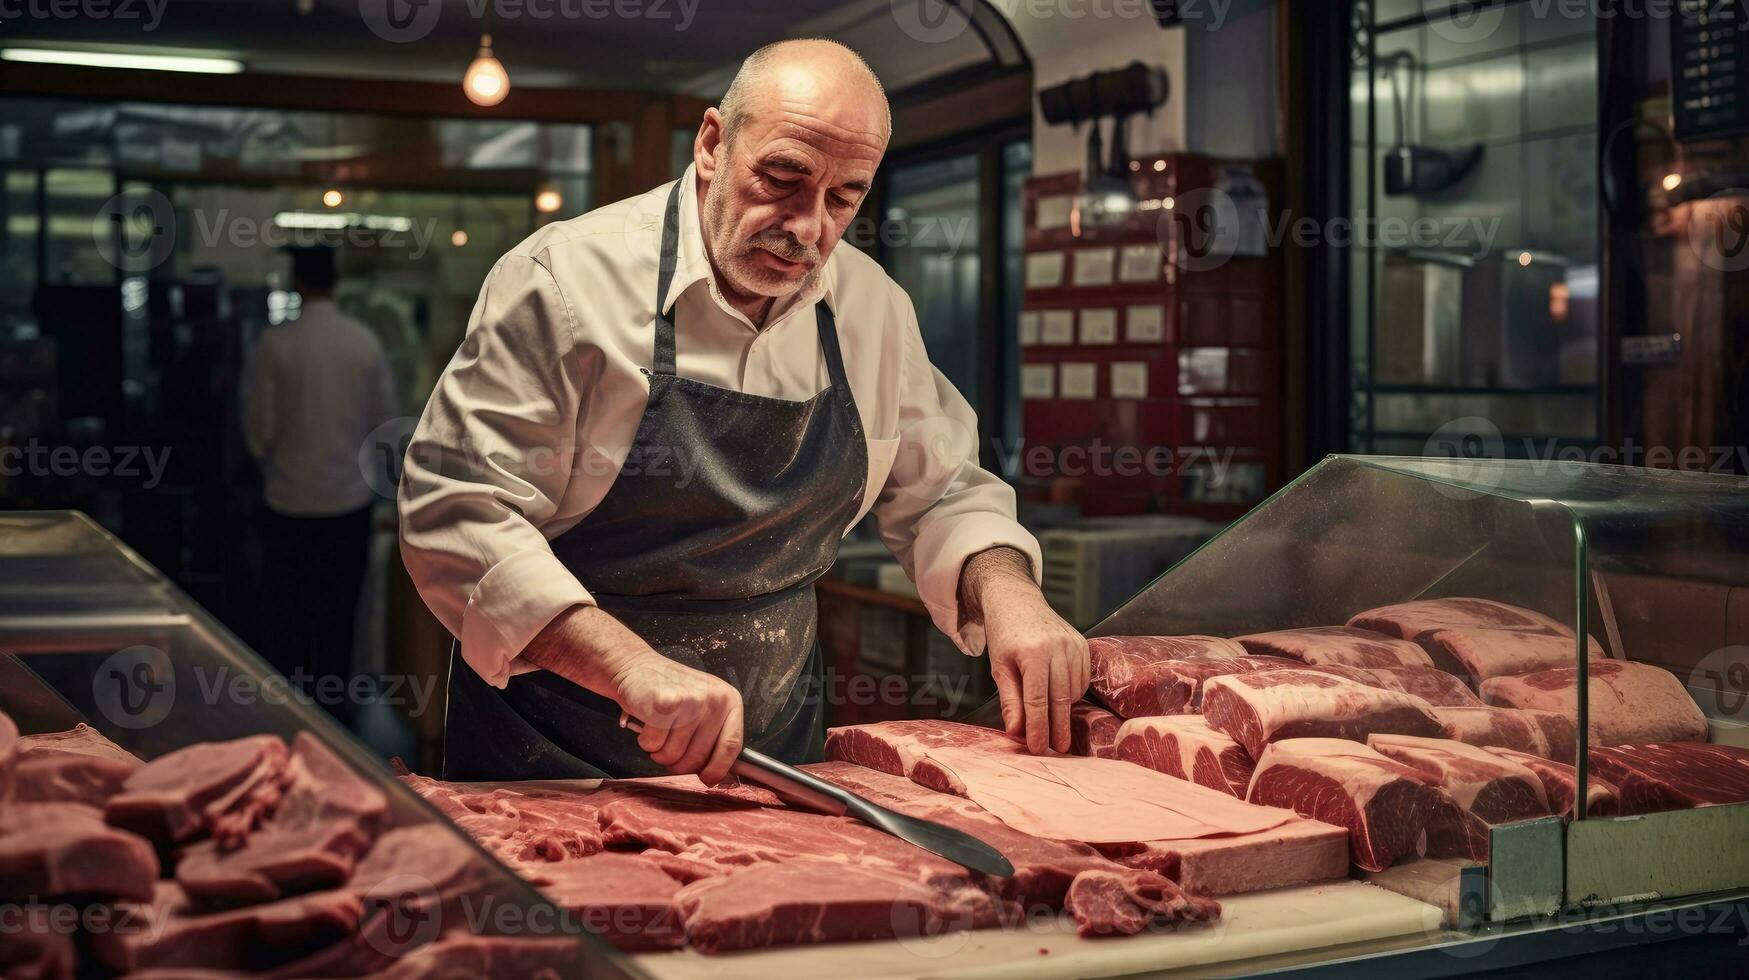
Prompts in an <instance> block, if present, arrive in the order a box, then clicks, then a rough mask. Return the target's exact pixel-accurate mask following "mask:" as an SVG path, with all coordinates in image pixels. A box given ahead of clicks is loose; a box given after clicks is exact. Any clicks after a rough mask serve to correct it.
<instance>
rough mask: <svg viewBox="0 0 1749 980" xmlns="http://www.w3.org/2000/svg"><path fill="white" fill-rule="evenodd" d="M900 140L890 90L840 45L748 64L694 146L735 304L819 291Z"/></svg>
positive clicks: (771, 53)
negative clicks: (895, 139) (891, 142)
mask: <svg viewBox="0 0 1749 980" xmlns="http://www.w3.org/2000/svg"><path fill="white" fill-rule="evenodd" d="M891 135H892V115H891V112H890V111H889V110H888V108H887V97H886V93H885V92H884V91H883V90H882V89H881V83H880V80H879V79H877V78H876V77H875V74H874V72H873V71H870V70H869V67H868V65H866V64H865V63H863V60H862V59H861V58H859V57H857V55H856V53H855V52H854V51H851V50H850V49H849V48H847V47H845V46H844V45H842V44H839V43H837V42H836V41H815V40H806V41H782V42H779V43H777V44H772V45H767V46H766V47H763V48H760V49H759V50H758V51H756V52H754V53H753V55H752V57H750V58H748V59H747V60H746V61H745V62H744V63H742V65H741V70H740V72H739V73H738V74H736V75H735V80H734V82H733V83H732V84H730V86H729V91H728V93H727V94H725V95H724V96H723V102H722V105H721V106H719V107H717V108H714V109H708V110H706V111H705V115H704V122H703V124H702V125H700V126H699V130H698V137H697V139H696V140H695V141H694V143H693V160H694V162H695V163H696V164H697V171H698V180H699V185H700V189H701V190H702V192H703V198H702V207H701V208H700V214H701V216H702V220H703V224H704V235H705V243H706V247H707V249H708V251H709V252H710V258H711V264H712V265H713V266H714V267H715V269H716V272H717V279H718V285H719V287H720V288H721V289H722V290H723V291H724V293H726V294H727V295H728V298H729V299H730V300H731V301H739V302H749V301H758V300H759V299H760V298H762V297H763V298H765V299H770V298H774V297H781V296H788V295H791V294H793V293H795V292H798V291H800V290H802V289H807V288H811V287H812V286H813V285H814V284H815V282H817V281H818V279H819V277H820V274H821V269H822V267H823V266H824V265H825V262H826V258H827V256H829V255H831V254H832V249H833V247H835V246H836V245H837V244H838V239H839V238H841V237H843V235H844V230H845V228H846V227H848V226H849V224H850V220H851V219H852V218H854V217H856V210H857V208H858V207H859V206H861V204H862V200H863V197H864V196H865V195H867V194H868V190H869V187H870V186H871V185H873V183H874V175H875V168H876V167H878V166H879V165H880V162H881V156H882V155H883V154H884V153H885V152H886V148H887V139H888V137H889V136H891Z"/></svg>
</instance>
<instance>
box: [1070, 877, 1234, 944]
mask: <svg viewBox="0 0 1749 980" xmlns="http://www.w3.org/2000/svg"><path fill="white" fill-rule="evenodd" d="M1063 904H1064V907H1065V908H1067V909H1068V910H1069V912H1070V914H1072V915H1073V916H1074V917H1075V922H1076V927H1075V934H1076V935H1078V936H1081V937H1083V938H1092V937H1096V936H1133V935H1135V934H1136V933H1138V932H1141V931H1142V930H1143V929H1146V928H1148V927H1149V926H1150V925H1155V924H1160V923H1170V924H1174V925H1176V924H1178V923H1181V922H1208V921H1210V920H1213V919H1217V918H1219V917H1220V914H1221V904H1220V903H1219V902H1216V901H1214V900H1213V899H1208V898H1203V897H1201V896H1198V895H1191V894H1187V893H1186V892H1184V891H1183V890H1182V889H1180V888H1179V887H1178V886H1177V885H1176V884H1173V883H1172V881H1171V880H1170V879H1168V878H1166V877H1165V876H1164V875H1159V874H1156V873H1154V872H1152V871H1134V870H1130V869H1121V870H1117V871H1089V872H1087V873H1086V874H1083V875H1081V876H1080V877H1078V878H1076V879H1075V883H1074V884H1073V885H1071V886H1070V887H1069V897H1068V900H1067V901H1065V902H1064V903H1063Z"/></svg>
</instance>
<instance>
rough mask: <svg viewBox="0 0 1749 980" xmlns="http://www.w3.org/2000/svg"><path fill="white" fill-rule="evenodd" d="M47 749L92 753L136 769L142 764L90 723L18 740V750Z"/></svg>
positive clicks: (137, 758) (135, 756) (82, 723)
mask: <svg viewBox="0 0 1749 980" xmlns="http://www.w3.org/2000/svg"><path fill="white" fill-rule="evenodd" d="M42 749H49V750H53V751H57V752H77V753H78V754H80V755H94V756H97V757H98V758H100V759H108V760H110V761H112V762H123V763H126V764H127V765H129V766H131V767H133V768H135V769H138V768H139V767H140V766H142V765H144V763H143V762H141V761H140V757H139V756H137V755H134V754H133V753H132V752H129V751H128V750H127V749H124V748H122V747H121V746H119V745H117V744H115V743H114V742H111V741H110V740H109V739H107V738H105V737H104V736H103V733H102V732H100V731H98V730H97V729H95V728H92V727H91V726H90V725H87V724H85V723H84V722H80V723H79V724H77V725H74V726H73V727H72V728H69V729H67V730H66V731H64V732H44V733H42V734H40V735H26V736H24V737H23V738H21V739H19V740H18V750H19V751H20V752H27V751H36V750H42Z"/></svg>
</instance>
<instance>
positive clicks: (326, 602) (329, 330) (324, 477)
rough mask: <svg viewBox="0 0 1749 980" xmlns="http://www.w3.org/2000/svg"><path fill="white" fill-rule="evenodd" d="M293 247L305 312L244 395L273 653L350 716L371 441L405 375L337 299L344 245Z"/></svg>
mask: <svg viewBox="0 0 1749 980" xmlns="http://www.w3.org/2000/svg"><path fill="white" fill-rule="evenodd" d="M287 251H288V252H290V253H291V258H292V288H293V289H294V290H295V291H296V292H297V293H298V294H299V296H300V297H301V298H302V303H301V312H300V314H299V316H298V318H297V319H296V320H293V321H291V322H289V323H286V324H284V325H282V326H278V327H272V328H269V329H268V330H267V332H266V333H264V334H263V335H262V337H261V340H260V342H259V343H258V344H257V345H256V348H255V351H254V354H253V357H252V361H251V363H250V366H249V369H248V379H247V384H246V385H245V388H244V396H243V397H244V428H245V432H244V436H245V439H246V441H247V443H248V445H249V451H250V452H251V453H252V454H254V456H255V458H256V459H257V460H259V461H260V464H261V473H262V482H263V491H264V496H265V497H266V504H267V506H266V509H265V511H266V516H265V519H264V521H263V525H262V529H261V530H262V535H261V537H262V545H263V551H264V557H265V559H266V574H265V576H264V578H265V581H266V585H267V588H268V589H269V591H270V593H271V595H270V601H269V602H268V603H267V607H268V608H269V609H271V610H272V613H271V614H270V617H271V620H272V621H271V622H269V623H268V624H267V625H268V629H269V633H268V638H267V641H266V643H265V647H266V649H265V650H264V651H263V652H264V653H266V654H267V656H268V659H269V660H271V661H272V662H273V664H274V666H275V667H277V668H278V669H279V670H280V672H281V673H283V674H285V675H286V676H287V677H288V678H289V679H291V680H292V681H293V683H294V684H297V685H300V686H303V687H306V688H310V687H314V689H315V695H316V697H317V700H318V702H319V703H321V704H322V706H323V707H325V708H327V709H329V710H330V711H331V712H332V713H334V714H335V715H337V716H340V717H344V716H345V714H346V712H345V711H344V710H343V707H342V703H341V701H342V699H341V698H339V697H335V696H333V694H332V692H334V691H343V690H345V689H347V685H346V684H345V682H347V681H349V680H350V679H351V672H352V626H353V618H354V614H355V611H356V609H357V606H358V595H359V588H360V586H361V585H362V584H363V581H364V571H365V565H366V561H367V558H368V552H369V543H370V527H371V518H370V512H371V504H372V503H373V502H374V500H375V492H374V491H373V490H372V488H371V487H370V485H369V484H368V483H367V482H366V481H365V478H364V473H363V471H362V469H361V468H360V466H359V461H358V456H359V447H360V446H362V445H363V444H364V442H365V440H366V438H367V437H368V436H369V435H370V433H371V431H372V430H374V429H376V428H377V427H378V426H380V425H382V424H383V423H384V422H387V421H389V420H390V419H392V418H393V417H394V416H395V414H396V405H397V402H396V395H395V380H394V374H393V372H392V371H391V369H390V367H389V361H388V358H387V356H386V355H385V354H384V353H383V348H382V345H381V344H380V343H378V342H377V339H376V336H375V335H374V334H372V333H371V332H370V330H369V329H367V328H366V327H365V326H364V325H363V324H361V323H359V322H358V321H357V320H355V319H353V318H352V317H350V316H347V315H346V314H344V313H342V312H340V309H339V307H337V306H335V305H334V298H333V297H334V288H335V285H336V283H337V281H338V278H339V277H338V274H337V272H336V269H335V255H334V250H333V249H332V248H329V247H326V246H300V247H295V248H289V249H287ZM330 678H338V679H339V680H340V682H341V683H340V684H339V685H336V682H335V681H334V680H331V679H330ZM324 692H328V693H324Z"/></svg>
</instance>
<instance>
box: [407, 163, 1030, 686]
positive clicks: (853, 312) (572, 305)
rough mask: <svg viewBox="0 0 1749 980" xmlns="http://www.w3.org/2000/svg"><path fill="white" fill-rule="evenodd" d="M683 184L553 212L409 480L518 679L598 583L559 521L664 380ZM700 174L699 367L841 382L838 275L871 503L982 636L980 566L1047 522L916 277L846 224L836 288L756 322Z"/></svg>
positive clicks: (682, 367) (691, 275)
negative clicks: (724, 257)
mask: <svg viewBox="0 0 1749 980" xmlns="http://www.w3.org/2000/svg"><path fill="white" fill-rule="evenodd" d="M672 186H673V185H672V184H664V185H663V186H661V187H658V188H656V189H655V190H652V191H650V192H648V193H646V194H642V195H640V196H638V197H633V198H628V199H627V200H624V201H619V202H617V203H615V204H610V205H607V206H606V207H603V208H599V209H597V210H595V211H591V212H589V213H588V214H585V215H581V216H579V217H576V218H572V219H571V220H569V221H562V222H556V223H554V224H550V225H547V226H546V227H544V228H542V229H540V230H539V231H537V232H535V233H534V234H533V235H532V236H530V237H529V238H528V239H527V240H526V241H524V242H522V243H521V244H520V245H518V246H517V247H516V248H514V249H512V250H511V251H510V252H509V253H508V254H506V255H505V256H504V257H503V258H501V259H499V260H498V263H497V264H496V265H495V266H493V268H492V271H491V273H490V274H489V275H488V276H487V278H486V282H485V284H484V285H483V286H482V287H481V289H480V298H479V300H478V301H477V302H476V303H475V305H474V312H473V316H472V317H471V318H470V320H469V323H468V330H467V335H466V337H465V338H464V339H463V341H462V344H461V347H460V349H459V350H457V351H456V354H455V357H454V358H453V359H452V360H451V361H450V363H449V366H448V367H447V368H446V369H445V370H444V373H443V376H442V377H441V378H440V379H439V380H438V382H437V387H436V389H435V390H434V391H433V392H432V395H431V401H430V402H429V403H428V404H427V405H426V407H425V414H424V416H423V417H422V418H421V419H420V420H419V425H418V428H417V429H416V430H415V432H414V434H413V439H412V442H411V443H410V444H409V447H408V451H407V458H406V464H405V468H404V470H403V474H402V478H401V491H400V505H401V552H402V555H403V556H404V558H405V561H406V565H407V570H408V572H409V573H411V575H412V577H413V581H414V582H415V583H416V584H417V585H418V587H419V591H420V594H421V595H423V596H424V598H425V601H426V604H427V605H429V606H430V607H431V609H432V611H433V612H434V613H435V614H436V615H437V618H438V619H439V620H441V621H442V622H443V624H444V625H445V626H446V627H448V628H449V630H450V632H452V633H454V634H455V635H457V636H459V637H460V638H461V641H462V655H463V657H464V658H465V659H466V660H467V662H468V663H469V664H470V665H472V666H473V668H474V670H475V671H477V672H478V673H479V674H480V676H481V677H483V678H485V679H486V681H488V682H489V683H491V684H494V685H497V686H499V687H502V686H503V685H504V684H505V682H506V681H507V680H508V679H509V677H510V675H511V674H513V673H519V672H521V671H522V670H524V669H533V668H532V666H525V665H523V664H520V663H517V662H516V658H517V656H518V654H520V653H521V651H522V649H523V648H524V647H525V646H527V645H528V642H529V641H530V640H531V639H533V638H534V636H535V635H536V634H537V633H539V632H540V631H541V630H542V629H543V628H545V627H546V625H547V624H548V623H549V622H551V621H552V619H553V618H554V617H555V616H557V615H558V614H559V613H561V612H563V611H564V610H566V609H568V608H570V607H571V606H573V605H577V604H580V603H590V602H591V601H592V600H591V598H590V595H589V592H588V591H587V590H586V589H585V588H584V587H583V585H582V583H580V582H579V581H578V580H577V577H576V576H575V575H573V574H572V573H571V572H570V571H569V570H568V569H566V567H565V566H564V565H563V564H562V563H560V561H559V559H558V558H557V557H555V556H554V554H553V552H552V549H551V547H550V546H549V544H548V542H550V541H551V540H552V539H554V538H556V537H558V536H559V535H561V534H563V533H565V532H566V531H568V530H570V529H571V528H572V527H574V526H576V524H577V523H578V522H579V521H581V520H583V519H584V518H586V517H588V516H589V513H590V512H591V511H592V510H593V509H594V508H595V506H596V505H597V504H598V503H600V502H601V499H602V497H603V496H604V495H605V494H606V493H607V490H608V488H609V487H610V486H611V485H612V484H613V482H614V478H615V477H616V476H617V475H618V473H619V470H620V465H621V463H622V462H623V461H624V460H625V458H626V455H627V453H628V452H629V450H630V445H631V442H632V440H633V437H634V435H635V434H636V431H637V427H638V421H639V419H640V418H641V417H642V415H643V412H644V405H645V403H646V402H647V401H648V399H649V390H650V385H649V378H648V377H647V376H646V375H645V374H644V373H643V372H644V371H646V370H648V369H649V368H650V365H651V358H652V343H653V339H654V326H653V325H654V318H655V309H654V307H655V300H656V297H655V292H656V278H657V255H658V252H659V250H660V240H661V231H662V215H663V210H664V208H665V207H666V205H667V200H668V192H669V189H670V188H671V187H672ZM681 187H682V191H681V195H680V215H679V219H680V228H679V254H678V256H677V262H676V266H675V270H674V280H673V283H672V284H671V286H670V288H669V290H668V294H667V296H666V297H665V303H666V304H667V305H669V306H671V307H672V308H673V309H674V316H675V321H676V340H675V346H676V348H677V350H678V356H677V370H678V373H679V374H680V376H681V377H685V378H691V379H693V380H696V381H702V382H705V383H707V384H712V385H717V386H719V387H723V388H729V389H733V390H735V391H741V392H746V393H749V394H755V395H763V396H768V397H773V398H784V399H790V400H802V399H807V398H812V397H813V396H814V395H815V394H817V393H818V392H819V391H821V390H822V389H823V388H825V387H826V385H827V383H828V378H827V372H826V366H825V362H824V361H823V360H822V358H821V355H820V343H819V336H818V334H817V333H816V332H815V331H816V326H815V322H814V321H815V316H814V304H815V302H816V301H817V300H818V299H820V298H821V297H822V296H823V297H824V299H825V300H826V303H827V305H828V306H830V307H831V309H832V311H833V313H834V314H835V316H836V319H837V322H838V338H839V345H840V346H841V347H842V349H843V352H844V364H845V371H846V374H847V375H848V377H849V380H850V388H851V392H852V394H853V395H854V396H855V400H856V407H857V410H858V412H859V413H860V415H861V417H862V425H863V431H864V433H865V435H866V437H867V441H868V470H869V472H868V480H867V490H866V492H865V493H864V494H863V498H862V501H863V503H862V511H861V513H859V514H858V515H857V518H858V519H860V518H861V517H862V515H863V514H865V513H868V512H869V511H870V509H871V507H872V510H873V512H874V515H875V519H876V521H877V523H878V524H879V526H880V532H881V538H882V539H883V540H884V541H885V542H886V545H887V547H888V548H889V549H890V550H891V551H892V552H893V554H894V556H895V557H897V558H898V559H899V561H900V562H901V563H902V564H903V565H904V567H905V571H906V572H907V574H909V575H910V576H911V578H912V580H913V581H915V582H916V583H917V588H918V593H919V594H920V595H921V596H922V598H923V601H924V604H925V605H926V606H927V607H928V608H929V611H930V614H931V616H932V617H933V619H934V621H935V623H936V625H937V626H939V627H940V628H941V629H942V631H943V632H945V633H947V634H948V635H949V636H951V637H953V638H954V640H955V642H956V643H958V644H959V645H960V648H961V649H962V650H965V651H966V652H967V653H971V654H974V655H975V654H979V653H982V652H983V642H984V638H983V631H982V630H981V629H978V628H975V627H971V626H966V625H963V624H961V622H960V615H959V576H960V568H961V566H962V565H963V564H964V563H965V560H966V559H967V558H969V557H970V556H972V555H973V554H975V553H977V552H979V551H982V550H984V549H986V548H990V547H994V546H997V545H1007V546H1009V547H1012V548H1016V549H1019V550H1020V551H1021V552H1023V553H1024V554H1026V555H1027V556H1028V557H1029V558H1030V559H1031V561H1032V567H1033V569H1034V574H1035V575H1036V574H1037V570H1038V569H1039V567H1040V561H1039V551H1038V543H1037V541H1035V540H1034V538H1033V537H1032V535H1031V534H1029V533H1028V532H1027V531H1026V529H1025V528H1023V527H1021V526H1020V524H1019V523H1017V522H1016V521H1015V518H1014V506H1015V498H1014V491H1013V490H1012V488H1010V487H1009V486H1008V485H1007V484H1005V483H1003V482H1002V481H1001V480H1000V479H998V478H997V477H996V476H995V475H993V474H991V473H989V472H988V471H986V470H984V469H982V468H980V467H979V466H978V446H977V430H978V426H977V418H976V416H975V415H974V414H973V412H972V409H971V406H969V405H967V404H966V401H965V399H964V398H962V397H961V396H960V394H959V392H957V391H955V390H954V388H953V386H952V385H951V384H949V383H948V381H947V379H946V378H944V377H943V376H942V375H941V373H940V372H938V371H936V370H935V369H934V367H932V366H931V365H930V363H929V358H928V355H927V353H926V352H925V351H924V348H923V337H922V334H921V333H919V331H918V328H917V316H916V313H915V312H914V311H913V309H912V306H911V300H910V297H908V296H907V295H905V292H904V290H902V289H900V288H899V286H898V284H897V283H895V282H893V280H892V279H891V278H889V277H888V276H887V274H886V272H885V271H883V270H882V269H881V267H880V266H879V265H878V264H877V263H876V262H875V261H874V260H873V259H870V258H869V257H868V256H866V255H864V254H862V253H861V252H858V251H857V250H856V249H854V248H852V247H850V246H848V245H840V247H838V248H836V249H834V250H833V252H832V255H831V257H830V258H829V259H828V260H827V262H826V265H825V268H824V270H823V273H822V275H821V276H820V277H819V278H820V281H819V284H818V285H817V286H816V288H815V289H814V290H813V291H812V292H811V293H809V294H808V295H797V296H795V297H792V298H791V299H790V300H788V301H785V302H781V303H780V304H778V305H776V306H774V308H773V310H772V313H771V315H770V317H769V318H768V321H767V324H766V326H765V328H764V329H762V330H761V329H756V328H755V327H754V326H753V324H752V323H751V322H750V321H749V320H748V319H747V318H746V317H745V316H743V315H741V314H740V313H738V312H736V311H735V310H734V309H732V308H731V307H730V306H729V305H728V304H727V303H726V302H724V300H723V299H722V296H721V295H720V293H719V292H718V289H717V286H716V282H715V280H714V278H713V274H712V272H711V267H710V263H709V260H708V259H707V257H706V255H705V248H704V241H703V235H702V232H701V229H700V225H699V212H698V202H697V200H696V197H697V195H696V193H695V189H696V184H695V182H694V178H693V170H692V168H691V167H688V168H687V171H686V173H685V175H683V176H682V177H681ZM687 462H688V461H686V460H684V459H681V460H679V466H682V467H683V466H684V464H686V463H687ZM676 478H677V479H685V478H686V473H685V472H684V471H683V470H682V471H680V472H677V474H676ZM855 523H856V521H852V522H851V526H854V525H855ZM849 530H850V526H847V527H846V528H845V531H846V532H848V531H849ZM650 533H651V534H652V536H655V535H659V534H661V529H660V528H652V529H651V532H650ZM585 577H586V576H585Z"/></svg>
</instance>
